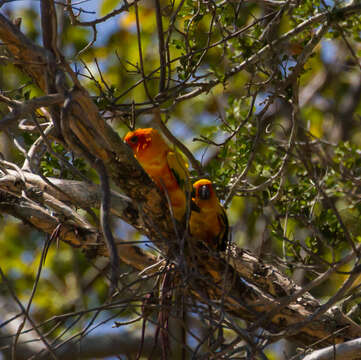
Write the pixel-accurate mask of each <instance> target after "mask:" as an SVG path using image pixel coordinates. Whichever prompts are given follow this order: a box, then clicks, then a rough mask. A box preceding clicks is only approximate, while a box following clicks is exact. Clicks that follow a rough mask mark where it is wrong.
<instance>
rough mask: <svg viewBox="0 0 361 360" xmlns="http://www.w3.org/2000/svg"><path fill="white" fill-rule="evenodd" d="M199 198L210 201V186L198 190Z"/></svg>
mask: <svg viewBox="0 0 361 360" xmlns="http://www.w3.org/2000/svg"><path fill="white" fill-rule="evenodd" d="M198 196H199V198H200V199H201V200H208V199H209V198H210V197H211V190H210V188H209V186H207V185H202V186H200V187H199V189H198Z"/></svg>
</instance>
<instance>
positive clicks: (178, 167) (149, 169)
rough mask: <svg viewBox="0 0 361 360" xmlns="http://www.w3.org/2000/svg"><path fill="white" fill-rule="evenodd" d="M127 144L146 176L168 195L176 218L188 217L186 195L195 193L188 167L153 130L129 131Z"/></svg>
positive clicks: (126, 139) (179, 219) (126, 138)
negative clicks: (186, 215)
mask: <svg viewBox="0 0 361 360" xmlns="http://www.w3.org/2000/svg"><path fill="white" fill-rule="evenodd" d="M124 141H125V142H126V143H127V144H128V145H129V146H130V147H131V148H132V149H133V152H134V156H135V158H136V159H137V160H138V161H139V163H140V164H141V165H142V167H143V169H144V170H145V171H146V173H147V174H148V175H149V176H150V177H151V178H152V179H153V181H154V182H155V183H156V184H157V186H158V187H159V188H160V189H161V190H165V191H166V192H167V194H168V196H169V199H170V203H171V205H172V209H173V214H174V217H175V218H176V219H177V220H178V221H181V220H182V219H183V218H184V215H185V213H186V207H187V196H188V195H187V194H189V197H190V193H191V190H192V187H191V183H190V181H189V172H188V164H187V163H186V162H185V160H184V159H183V157H182V156H181V155H180V154H179V153H177V152H176V151H174V150H172V149H171V148H170V147H169V146H168V144H167V143H166V142H165V141H164V139H163V137H162V136H161V135H160V134H159V132H158V131H157V130H155V129H153V128H146V129H137V130H135V131H130V132H128V134H127V135H126V136H125V138H124Z"/></svg>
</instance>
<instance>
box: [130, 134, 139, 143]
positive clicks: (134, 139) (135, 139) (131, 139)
mask: <svg viewBox="0 0 361 360" xmlns="http://www.w3.org/2000/svg"><path fill="white" fill-rule="evenodd" d="M130 142H131V143H133V144H136V143H137V142H138V136H133V137H131V138H130Z"/></svg>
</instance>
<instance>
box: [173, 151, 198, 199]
mask: <svg viewBox="0 0 361 360" xmlns="http://www.w3.org/2000/svg"><path fill="white" fill-rule="evenodd" d="M167 162H168V166H169V168H170V169H171V171H172V173H173V175H174V177H175V178H176V180H177V183H178V185H179V187H180V188H181V189H182V190H183V191H184V192H185V193H188V194H190V193H191V191H192V184H191V181H190V178H189V171H188V164H187V163H186V161H185V160H184V159H183V157H182V156H181V155H180V154H179V153H177V152H175V151H170V152H169V153H168V154H167Z"/></svg>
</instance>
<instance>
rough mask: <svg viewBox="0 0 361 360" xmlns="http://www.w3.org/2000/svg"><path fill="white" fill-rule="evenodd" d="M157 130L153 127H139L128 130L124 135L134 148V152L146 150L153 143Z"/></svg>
mask: <svg viewBox="0 0 361 360" xmlns="http://www.w3.org/2000/svg"><path fill="white" fill-rule="evenodd" d="M155 132H156V130H154V129H152V128H147V129H137V130H134V131H130V132H128V134H127V135H125V137H124V141H125V142H126V143H127V144H128V145H129V146H130V147H131V148H132V149H133V151H134V154H135V155H137V154H139V153H140V152H144V151H145V150H146V149H147V148H148V147H149V145H150V144H151V143H152V138H154V133H155Z"/></svg>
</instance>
